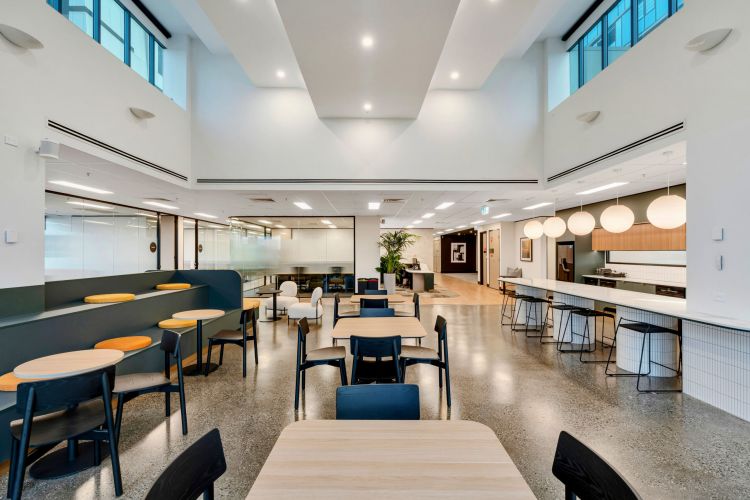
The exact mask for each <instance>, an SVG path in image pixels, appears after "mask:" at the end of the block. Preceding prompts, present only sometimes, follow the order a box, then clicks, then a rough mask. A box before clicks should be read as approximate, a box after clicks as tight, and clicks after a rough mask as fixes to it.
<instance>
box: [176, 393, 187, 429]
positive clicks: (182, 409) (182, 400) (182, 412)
mask: <svg viewBox="0 0 750 500" xmlns="http://www.w3.org/2000/svg"><path fill="white" fill-rule="evenodd" d="M178 391H179V392H180V419H181V420H182V435H183V436H185V435H187V433H188V423H187V407H186V405H185V386H184V385H183V384H182V383H180V384H179V386H178Z"/></svg>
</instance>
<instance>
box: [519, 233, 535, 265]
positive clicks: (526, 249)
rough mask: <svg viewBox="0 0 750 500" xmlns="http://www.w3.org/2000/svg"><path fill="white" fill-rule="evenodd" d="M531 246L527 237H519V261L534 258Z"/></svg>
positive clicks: (530, 260) (529, 260)
mask: <svg viewBox="0 0 750 500" xmlns="http://www.w3.org/2000/svg"><path fill="white" fill-rule="evenodd" d="M532 249H533V246H532V244H531V240H530V239H528V238H521V262H532V261H533V260H534V254H533V250H532Z"/></svg>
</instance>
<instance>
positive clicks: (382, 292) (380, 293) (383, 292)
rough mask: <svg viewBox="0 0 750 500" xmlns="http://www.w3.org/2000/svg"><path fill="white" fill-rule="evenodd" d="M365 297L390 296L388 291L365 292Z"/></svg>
mask: <svg viewBox="0 0 750 500" xmlns="http://www.w3.org/2000/svg"><path fill="white" fill-rule="evenodd" d="M365 295H388V290H365Z"/></svg>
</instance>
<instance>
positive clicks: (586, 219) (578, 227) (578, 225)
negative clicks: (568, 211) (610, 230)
mask: <svg viewBox="0 0 750 500" xmlns="http://www.w3.org/2000/svg"><path fill="white" fill-rule="evenodd" d="M595 225H596V220H594V216H593V215H591V214H590V213H588V212H584V211H583V210H581V211H580V212H576V213H574V214H573V215H571V216H570V217H569V218H568V229H569V230H570V232H571V233H573V234H575V235H576V236H585V235H587V234H589V233H590V232H591V231H593V230H594V226H595Z"/></svg>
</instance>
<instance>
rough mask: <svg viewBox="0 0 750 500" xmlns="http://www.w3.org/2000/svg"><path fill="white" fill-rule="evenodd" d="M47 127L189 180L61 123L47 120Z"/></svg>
mask: <svg viewBox="0 0 750 500" xmlns="http://www.w3.org/2000/svg"><path fill="white" fill-rule="evenodd" d="M47 125H48V126H49V127H50V128H53V129H55V130H59V131H60V132H63V133H65V134H68V135H70V136H73V137H75V138H76V139H80V140H82V141H85V142H88V143H89V144H93V145H95V146H99V147H100V148H102V149H106V150H107V151H110V152H112V153H115V154H117V155H120V156H122V157H123V158H127V159H128V160H131V161H134V162H136V163H140V164H141V165H144V166H146V167H149V168H153V169H154V170H158V171H159V172H162V173H164V174H167V175H171V176H172V177H176V178H178V179H180V180H183V181H186V180H188V178H187V177H186V176H184V175H182V174H178V173H177V172H174V171H172V170H169V169H168V168H164V167H162V166H161V165H157V164H156V163H153V162H150V161H148V160H144V159H143V158H139V157H137V156H135V155H132V154H130V153H128V152H126V151H123V150H122V149H117V148H116V147H114V146H110V145H109V144H107V143H106V142H102V141H100V140H98V139H94V138H93V137H90V136H88V135H86V134H82V133H81V132H78V131H77V130H74V129H72V128H70V127H66V126H65V125H62V124H60V123H57V122H54V121H52V120H47Z"/></svg>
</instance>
